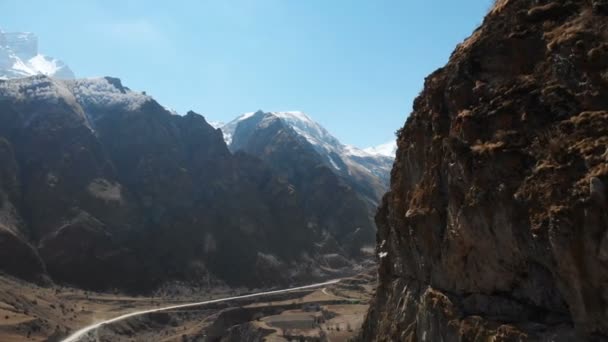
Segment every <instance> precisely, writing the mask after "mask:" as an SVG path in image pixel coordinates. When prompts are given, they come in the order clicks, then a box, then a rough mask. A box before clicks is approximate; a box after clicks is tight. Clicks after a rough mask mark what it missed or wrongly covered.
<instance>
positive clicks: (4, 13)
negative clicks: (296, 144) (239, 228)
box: [0, 0, 492, 147]
mask: <svg viewBox="0 0 608 342" xmlns="http://www.w3.org/2000/svg"><path fill="white" fill-rule="evenodd" d="M491 3H492V0H467V1H448V0H416V1H414V0H213V1H212V0H183V1H182V0H173V1H166V0H165V1H156V0H61V1H48V0H44V1H43V0H27V1H24V0H2V1H0V27H1V28H2V29H3V30H5V31H31V32H34V33H36V34H37V35H38V36H39V39H40V51H41V52H42V53H44V54H47V55H50V56H53V57H57V58H60V59H62V60H64V61H65V62H67V64H68V65H70V67H71V68H72V69H73V70H74V72H75V73H76V75H77V76H78V77H93V76H115V77H119V78H121V79H122V80H123V83H124V84H125V85H126V86H128V87H130V88H131V89H134V90H141V91H146V92H147V93H148V94H149V95H152V96H154V97H155V98H156V99H157V100H158V101H159V102H160V103H161V104H163V105H165V106H168V107H171V108H174V109H176V110H177V111H178V112H180V113H185V112H186V111H188V110H194V111H196V112H198V113H201V114H203V115H205V117H206V118H207V119H208V120H213V121H225V122H226V121H229V120H231V119H232V118H234V117H235V116H237V115H239V114H241V113H244V112H249V111H255V110H257V109H263V110H266V111H280V110H301V111H304V112H306V113H308V114H309V115H310V116H312V117H313V118H314V119H315V120H316V121H318V122H320V123H321V124H322V125H324V126H325V127H326V128H327V129H328V130H329V131H330V132H332V133H333V134H334V135H336V136H337V137H338V138H339V139H340V140H342V141H343V142H344V143H348V144H353V145H356V146H359V147H367V146H371V145H377V144H380V143H384V142H387V141H389V140H391V139H393V138H394V132H395V131H396V130H397V129H398V128H399V127H401V126H402V125H403V123H404V121H405V119H406V117H407V115H409V113H410V111H411V108H412V101H413V99H414V97H415V96H416V95H417V94H418V93H419V92H420V90H421V89H422V85H423V82H424V77H425V76H426V75H428V74H429V73H430V72H432V71H433V70H435V69H436V68H438V67H441V66H442V65H444V64H445V63H446V62H447V60H448V57H449V55H450V53H451V52H452V51H453V49H454V47H455V46H456V44H458V43H459V42H461V41H462V40H463V39H465V38H466V37H467V36H469V35H470V34H471V32H472V31H473V30H474V29H475V28H476V27H477V26H478V25H479V24H480V23H481V21H482V19H483V16H484V15H485V14H486V13H487V12H488V10H489V8H490V6H491Z"/></svg>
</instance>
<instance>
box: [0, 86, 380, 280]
mask: <svg viewBox="0 0 608 342" xmlns="http://www.w3.org/2000/svg"><path fill="white" fill-rule="evenodd" d="M226 126H227V127H225V128H224V129H225V130H226V135H229V136H231V137H232V139H231V144H230V149H231V150H232V151H230V150H229V148H228V146H227V145H226V143H225V141H224V139H223V138H224V135H223V134H222V132H221V131H220V130H219V129H215V128H213V127H212V126H210V125H209V124H208V123H207V122H206V120H205V119H204V118H203V117H202V116H201V115H198V114H196V113H193V112H189V113H187V114H186V115H183V116H181V115H175V113H174V112H171V111H169V110H167V109H166V108H165V107H163V106H161V105H160V104H158V103H157V102H156V101H155V100H154V99H153V98H151V97H150V96H148V95H146V94H144V93H139V92H134V91H131V90H130V89H129V88H127V87H125V86H123V85H122V83H121V81H120V80H119V79H116V78H110V77H106V78H100V79H81V80H59V79H56V78H50V77H46V76H43V75H38V76H33V77H28V78H19V79H13V80H4V81H2V80H0V271H4V272H7V273H10V274H13V275H16V276H19V277H22V278H25V279H30V280H38V281H41V280H43V279H48V278H50V279H52V280H54V281H58V282H61V283H69V284H73V285H77V286H80V287H84V288H93V289H109V288H124V289H131V290H133V291H141V290H146V289H151V288H154V287H155V286H158V285H160V284H163V283H165V282H167V281H172V280H183V281H187V282H194V283H201V282H204V283H209V282H224V283H227V284H230V285H248V286H263V285H272V284H279V283H290V282H293V281H297V280H298V279H300V280H303V279H311V278H327V277H332V276H336V275H337V274H341V273H340V272H352V270H353V269H354V268H356V261H357V260H359V258H361V257H362V252H361V248H362V247H364V246H368V245H371V244H373V241H374V236H375V227H374V224H373V221H372V219H371V218H372V216H373V213H374V212H375V205H374V203H377V201H378V199H379V196H380V195H381V193H382V192H383V191H384V189H385V184H386V183H385V182H384V181H383V179H386V176H385V178H383V177H380V176H379V175H381V173H380V171H381V170H382V167H385V166H378V165H380V164H378V165H375V164H374V165H373V166H371V164H370V165H367V164H365V163H364V162H361V161H360V159H361V160H365V158H368V159H369V160H370V163H371V161H372V160H374V163H376V161H375V160H377V159H374V158H377V156H372V155H371V154H369V153H366V152H364V151H360V150H355V149H353V148H349V147H346V146H343V145H342V144H340V143H339V142H338V141H337V139H335V138H333V137H332V136H331V135H330V134H329V133H327V131H325V130H324V129H322V127H320V126H318V125H317V124H315V123H314V122H313V121H312V120H310V118H308V117H307V116H305V115H304V114H301V113H291V114H287V113H283V114H275V113H264V112H256V113H253V114H250V115H248V116H247V117H245V118H243V117H241V118H240V119H239V120H238V123H237V124H236V125H232V126H234V127H235V128H234V131H230V130H229V128H230V127H231V126H228V125H226ZM309 139H310V140H309ZM315 142H316V143H315ZM353 151H355V152H356V153H353ZM359 154H360V155H359ZM384 158H387V159H386V163H387V165H388V163H389V160H391V161H392V159H391V158H389V157H384ZM379 160H383V159H379ZM334 164H335V165H334ZM386 167H387V168H388V166H386ZM16 260H17V261H16Z"/></svg>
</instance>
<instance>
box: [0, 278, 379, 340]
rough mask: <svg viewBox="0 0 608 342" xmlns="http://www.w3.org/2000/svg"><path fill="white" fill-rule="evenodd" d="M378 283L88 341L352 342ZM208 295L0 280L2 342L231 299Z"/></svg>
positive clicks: (171, 315)
mask: <svg viewBox="0 0 608 342" xmlns="http://www.w3.org/2000/svg"><path fill="white" fill-rule="evenodd" d="M374 282H375V276H373V275H371V274H361V275H358V276H355V277H351V278H346V279H343V280H341V281H340V282H339V283H337V284H332V285H328V286H326V287H321V288H316V289H306V290H300V291H294V292H289V293H280V294H274V295H268V296H262V297H253V298H245V299H239V300H234V301H229V302H219V303H213V304H207V305H201V306H195V307H189V308H183V309H174V310H167V311H162V312H156V313H149V314H144V315H139V316H134V317H131V318H128V319H125V320H121V321H119V322H116V323H112V324H108V325H104V326H103V327H102V328H100V329H97V330H96V331H94V332H93V333H92V334H89V337H88V338H83V339H81V340H82V341H86V340H94V341H235V342H236V341H264V340H265V341H289V340H306V341H348V340H349V339H350V338H352V337H354V336H355V335H356V334H357V330H358V329H359V328H360V326H361V324H362V321H363V319H364V316H365V313H366V311H367V307H368V301H369V299H370V297H371V295H372V292H373V289H374ZM238 294H240V293H239V292H238V291H235V290H228V289H223V290H222V289H218V290H216V291H214V293H209V292H208V291H207V292H206V293H205V295H180V296H175V295H173V296H168V295H163V296H161V297H130V296H122V295H117V294H107V293H91V292H86V291H82V290H77V289H72V288H62V287H39V286H36V285H32V284H30V283H26V282H22V281H20V280H16V279H14V278H10V277H2V276H0V341H3V342H14V341H49V342H53V341H62V340H63V339H64V338H65V337H67V336H69V335H70V334H71V333H73V332H74V331H77V330H78V329H81V328H83V327H85V326H88V325H90V324H94V323H96V322H100V321H103V320H107V319H110V318H113V317H117V316H121V315H124V314H127V313H131V312H134V311H140V310H147V309H155V308H159V307H166V306H172V305H179V304H185V303H191V302H199V301H203V300H209V299H214V298H225V297H231V296H235V295H238Z"/></svg>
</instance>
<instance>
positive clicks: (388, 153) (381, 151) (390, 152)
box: [363, 140, 397, 158]
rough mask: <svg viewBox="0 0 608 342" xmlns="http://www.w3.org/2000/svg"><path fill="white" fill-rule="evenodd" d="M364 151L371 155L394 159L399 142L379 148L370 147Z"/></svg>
mask: <svg viewBox="0 0 608 342" xmlns="http://www.w3.org/2000/svg"><path fill="white" fill-rule="evenodd" d="M363 151H364V152H367V153H369V154H371V155H376V156H385V157H392V158H394V157H395V153H397V141H395V140H393V141H389V142H387V143H384V144H381V145H378V146H373V147H368V148H365V149H363Z"/></svg>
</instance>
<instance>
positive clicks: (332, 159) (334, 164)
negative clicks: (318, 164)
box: [329, 156, 342, 170]
mask: <svg viewBox="0 0 608 342" xmlns="http://www.w3.org/2000/svg"><path fill="white" fill-rule="evenodd" d="M329 162H330V163H331V166H333V167H334V169H336V170H341V169H342V168H340V167H339V166H338V164H336V162H335V161H334V158H332V157H331V156H329Z"/></svg>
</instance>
